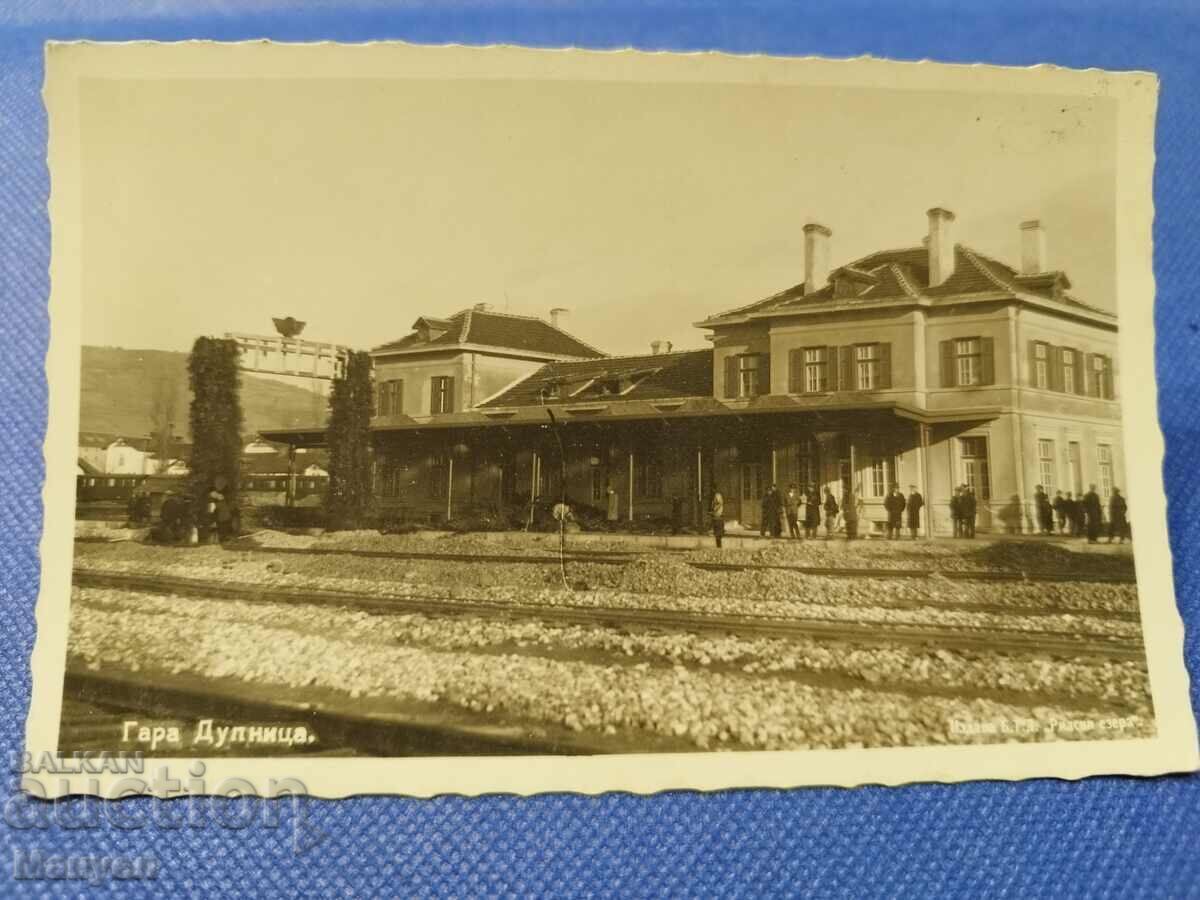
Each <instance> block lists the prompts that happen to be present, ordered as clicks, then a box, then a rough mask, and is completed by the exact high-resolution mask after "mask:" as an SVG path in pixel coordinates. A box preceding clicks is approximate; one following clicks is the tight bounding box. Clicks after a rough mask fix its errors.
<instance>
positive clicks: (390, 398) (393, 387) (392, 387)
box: [375, 379, 404, 416]
mask: <svg viewBox="0 0 1200 900" xmlns="http://www.w3.org/2000/svg"><path fill="white" fill-rule="evenodd" d="M375 395H376V396H375V415H377V416H398V415H400V414H401V413H403V412H404V381H403V380H402V379H394V380H391V381H381V382H380V383H379V384H378V385H376V387H375Z"/></svg>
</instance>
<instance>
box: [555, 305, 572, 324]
mask: <svg viewBox="0 0 1200 900" xmlns="http://www.w3.org/2000/svg"><path fill="white" fill-rule="evenodd" d="M569 312H570V310H569V309H567V308H565V307H562V306H556V307H554V309H552V310H550V324H551V325H553V326H554V327H555V328H562V327H563V326H565V325H566V323H567V313H569Z"/></svg>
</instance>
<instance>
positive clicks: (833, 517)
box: [825, 488, 839, 540]
mask: <svg viewBox="0 0 1200 900" xmlns="http://www.w3.org/2000/svg"><path fill="white" fill-rule="evenodd" d="M838 511H839V507H838V502H837V500H836V499H835V498H834V496H833V491H831V490H830V489H829V488H825V540H829V539H830V538H831V537H833V531H834V529H835V528H837V519H838Z"/></svg>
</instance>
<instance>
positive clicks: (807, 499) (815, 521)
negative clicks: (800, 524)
mask: <svg viewBox="0 0 1200 900" xmlns="http://www.w3.org/2000/svg"><path fill="white" fill-rule="evenodd" d="M820 527H821V495H820V494H818V493H817V488H816V485H811V484H810V485H809V486H808V492H807V493H806V494H805V495H804V536H805V537H806V538H811V539H813V540H816V537H817V529H818V528H820Z"/></svg>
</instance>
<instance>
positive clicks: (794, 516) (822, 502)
mask: <svg viewBox="0 0 1200 900" xmlns="http://www.w3.org/2000/svg"><path fill="white" fill-rule="evenodd" d="M909 491H910V493H909V495H908V497H905V496H904V495H903V494H902V493H900V490H899V489H898V488H897V487H895V486H893V487H892V489H891V491H890V492H889V493H888V496H887V499H885V500H884V508H885V509H886V510H887V513H888V521H887V536H888V538H889V539H898V538H899V537H900V535H901V531H902V527H903V526H902V523H903V522H904V519H905V513H906V512H907V514H908V515H907V524H908V530H909V532H910V534H911V535H912V537H913V538H914V539H915V538H916V537H917V535H918V533H919V532H920V530H921V510H922V508H923V507H924V506H925V498H924V497H922V496H921V494H920V492H918V491H917V488H916V486H915V485H912V486H910V487H909ZM864 508H865V505H864V503H863V499H862V497H861V496H859V494H858V492H857V491H855V492H853V493H852V492H850V491H844V492H843V494H842V498H841V500H840V501H839V500H838V498H837V497H835V496H834V493H833V491H832V489H830V488H828V487H827V488H825V493H824V496H822V495H821V494H820V493H819V492H818V491H817V488H816V487H815V486H809V488H808V489H807V490H804V491H802V490H800V488H799V487H798V486H797V485H796V484H792V485H790V486H789V487H788V489H787V491H786V492H784V493H780V491H779V488H778V487H777V486H776V485H771V486H770V487H769V488H768V489H767V490H766V491H765V492H764V493H763V496H762V507H761V514H762V518H761V519H760V524H759V531H760V533H761V534H762V536H764V537H766V536H767V535H768V534H770V535H771V537H782V536H783V529H784V525H785V524H786V526H787V530H788V536H789V538H791V539H793V540H802V539H803V538H808V539H814V538H816V537H817V536H818V533H819V531H820V528H821V524H822V521H824V525H825V539H826V540H829V539H830V538H832V537H833V536H834V534H836V533H837V532H838V531H844V532H845V535H846V540H848V541H852V540H855V539H856V538H857V537H858V523H859V520H860V519H861V518H862V516H863V512H864ZM709 518H710V519H711V521H712V530H713V537H714V538H715V539H716V542H717V546H718V547H720V546H721V541H722V538H724V536H725V498H724V496H723V495H722V494H721V490H720V488H719V487H717V486H715V485H714V486H713V492H712V501H711V503H710V505H709ZM801 527H803V529H804V533H803V537H802V536H801Z"/></svg>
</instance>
